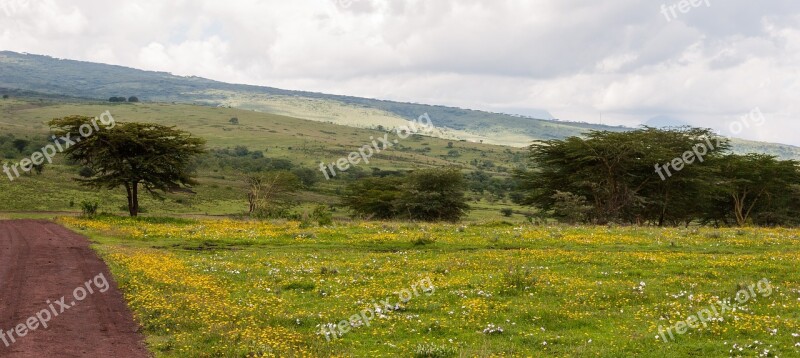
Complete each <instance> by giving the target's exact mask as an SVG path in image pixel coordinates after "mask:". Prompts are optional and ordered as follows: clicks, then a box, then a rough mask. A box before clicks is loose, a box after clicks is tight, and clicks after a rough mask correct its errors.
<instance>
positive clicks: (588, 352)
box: [58, 216, 800, 357]
mask: <svg viewBox="0 0 800 358" xmlns="http://www.w3.org/2000/svg"><path fill="white" fill-rule="evenodd" d="M58 221H59V222H60V223H62V224H64V225H66V226H68V227H70V228H72V229H73V230H75V231H77V232H79V233H82V234H84V235H87V236H88V237H90V238H91V239H92V241H93V243H94V244H93V247H94V249H95V250H96V251H97V252H98V253H99V254H100V255H101V256H102V257H103V259H104V260H105V261H106V262H107V263H108V264H109V267H110V268H111V270H112V273H113V274H114V276H115V279H116V280H117V281H118V282H119V284H120V287H121V289H122V291H123V293H124V294H125V296H126V298H127V300H128V302H129V305H130V307H131V309H132V310H133V312H134V314H135V316H136V318H137V319H138V320H139V322H140V323H141V324H142V326H143V332H144V334H145V335H146V336H147V342H148V345H149V347H150V349H151V350H152V351H153V352H154V353H155V355H156V356H157V357H210V356H224V357H257V356H264V357H271V356H279V357H316V356H339V357H347V356H357V357H361V356H370V357H375V356H379V357H382V356H405V357H409V356H413V357H529V356H552V357H565V356H568V357H621V356H642V357H663V356H667V355H669V356H674V357H679V356H687V357H688V356H732V357H738V356H741V357H758V356H761V357H773V356H775V357H788V356H798V355H800V317H799V316H800V314H798V312H800V273H799V272H798V270H797V262H798V260H800V250H798V246H797V241H798V239H799V238H800V230H796V229H749V228H744V229H714V228H641V227H568V226H535V225H529V224H519V223H509V222H503V221H489V222H485V223H468V224H417V223H396V222H353V223H347V224H341V223H339V224H334V225H332V226H327V227H316V226H314V227H305V225H302V224H301V223H297V222H289V221H275V222H256V221H235V220H193V219H166V218H139V219H130V218H120V217H111V216H109V217H100V218H96V219H87V218H76V217H65V218H61V219H59V220H58ZM426 279H427V280H429V282H430V283H431V285H430V287H429V288H430V289H428V290H425V291H424V292H421V293H420V294H419V295H415V296H414V297H413V298H411V299H410V300H408V301H407V302H405V303H403V300H402V299H401V298H402V297H401V296H402V292H403V290H410V289H411V288H412V287H414V286H415V285H416V284H418V283H420V282H422V281H423V280H426ZM763 279H767V280H769V282H770V294H769V295H766V294H764V293H762V292H760V291H757V292H756V295H754V296H753V297H752V299H750V300H748V301H747V302H746V303H744V304H738V303H736V302H733V303H731V305H733V306H735V309H733V310H729V311H727V312H724V313H723V312H720V315H719V317H715V319H713V320H712V321H711V322H709V323H708V325H707V326H703V325H698V328H690V329H688V331H687V332H686V333H685V334H682V335H675V340H674V341H670V342H664V341H663V340H662V339H661V338H660V337H659V326H663V327H668V326H672V325H675V324H677V323H678V322H680V321H685V320H687V318H689V317H690V316H692V315H695V314H696V313H697V312H698V311H700V310H702V309H704V308H707V307H710V306H712V305H717V304H719V302H720V301H725V302H730V301H728V299H733V298H735V297H736V295H737V293H738V292H740V291H741V290H743V289H745V290H746V289H747V287H752V285H755V284H756V283H757V282H759V281H760V280H763ZM381 301H389V302H390V303H391V304H394V306H393V307H392V308H391V309H384V310H382V312H381V313H380V314H378V315H376V318H375V319H374V320H372V321H371V324H370V325H369V326H366V325H363V324H362V325H358V324H354V325H355V326H356V327H353V328H352V329H351V330H350V331H349V332H347V333H346V334H343V335H341V337H338V338H337V337H330V336H329V337H328V338H332V339H330V340H328V339H326V336H325V334H323V333H321V332H322V330H323V327H325V326H327V325H330V324H333V325H336V324H338V323H339V322H341V321H342V320H348V319H350V318H351V317H352V316H353V315H355V314H358V313H359V312H360V311H362V310H364V309H366V308H369V307H373V306H374V304H375V302H381Z"/></svg>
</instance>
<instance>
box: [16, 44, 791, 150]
mask: <svg viewBox="0 0 800 358" xmlns="http://www.w3.org/2000/svg"><path fill="white" fill-rule="evenodd" d="M0 88H6V89H9V90H22V91H33V92H38V93H42V94H49V95H55V96H70V97H75V98H76V101H78V99H77V98H88V99H94V100H104V99H108V98H109V97H112V96H125V97H127V96H137V97H139V98H140V99H141V100H143V101H146V102H167V103H168V102H177V103H189V104H204V105H209V106H221V107H233V108H239V109H246V110H254V111H259V112H265V113H272V114H278V115H284V116H288V117H295V118H302V119H308V120H312V121H318V122H328V123H333V124H340V125H346V126H350V127H359V128H377V127H378V126H379V125H380V126H383V127H385V128H393V127H396V126H399V125H402V124H404V123H405V122H406V121H408V120H410V119H414V118H417V117H418V116H420V115H421V114H423V113H428V114H429V115H430V117H431V118H432V121H433V124H434V125H435V126H436V128H437V129H436V131H435V132H434V133H433V134H432V135H434V136H437V137H440V138H445V139H452V140H467V141H470V142H483V143H490V144H498V145H506V146H513V147H523V146H526V145H528V144H530V143H531V142H532V141H534V140H542V139H560V138H565V137H569V136H577V135H581V134H582V133H584V132H586V131H589V130H610V131H624V130H628V129H629V128H625V127H611V126H603V125H596V124H587V123H575V122H559V121H553V120H544V119H535V118H528V117H519V116H512V115H506V114H499V113H489V112H484V111H475V110H468V109H461V108H452V107H444V106H433V105H425V104H415V103H400V102H392V101H383V100H376V99H367V98H358V97H349V96H336V95H327V94H322V93H313V92H302V91H289V90H282V89H278V88H272V87H260V86H251V85H238V84H228V83H223V82H218V81H212V80H208V79H204V78H200V77H181V76H174V75H171V74H169V73H164V72H152V71H142V70H137V69H131V68H127V67H121V66H113V65H105V64H97V63H91V62H81V61H73V60H61V59H55V58H52V57H48V56H40V55H31V54H19V53H15V52H8V51H5V52H0ZM7 91H8V90H7ZM733 144H734V150H735V151H736V152H751V151H758V152H764V153H768V154H773V155H777V156H779V157H781V158H784V159H800V148H798V147H794V146H790V145H782V144H769V143H758V142H750V141H744V140H738V139H735V140H733Z"/></svg>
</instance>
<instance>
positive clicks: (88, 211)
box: [81, 200, 100, 218]
mask: <svg viewBox="0 0 800 358" xmlns="http://www.w3.org/2000/svg"><path fill="white" fill-rule="evenodd" d="M99 207H100V204H98V203H97V202H90V201H87V200H84V201H82V202H81V212H82V215H83V216H85V217H88V218H91V217H94V216H95V215H97V209H98V208H99Z"/></svg>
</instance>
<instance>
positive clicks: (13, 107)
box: [0, 98, 524, 220]
mask: <svg viewBox="0 0 800 358" xmlns="http://www.w3.org/2000/svg"><path fill="white" fill-rule="evenodd" d="M106 110H109V111H110V112H111V113H112V115H113V116H114V118H115V120H116V121H119V122H132V121H136V122H156V123H160V124H165V125H171V126H176V127H178V128H180V129H182V130H186V131H189V132H191V133H192V134H194V135H195V136H198V137H201V138H204V139H206V140H207V142H208V147H209V148H212V149H213V148H233V147H235V146H246V147H248V148H249V149H250V150H253V151H263V152H264V155H265V156H266V157H268V158H276V159H286V160H289V161H291V162H292V163H294V164H295V165H296V166H304V167H308V168H317V167H318V166H319V163H320V162H323V161H325V162H333V161H336V160H337V159H338V158H341V157H343V156H346V155H347V154H348V153H350V152H352V151H356V150H357V149H358V148H360V147H361V146H364V145H367V144H369V143H370V142H371V140H370V137H382V136H383V134H385V132H381V131H378V130H374V129H364V128H351V127H345V126H341V125H335V124H329V123H320V122H314V121H308V120H303V119H297V118H292V117H285V116H280V115H273V114H266V113H260V112H254V111H247V110H239V109H232V108H216V107H209V106H199V105H187V104H170V103H138V104H110V103H105V102H93V101H85V100H81V101H78V100H64V99H41V100H40V99H36V98H20V99H9V100H0V132H1V133H3V134H14V135H15V136H17V137H19V138H29V139H33V140H36V139H37V138H39V139H42V138H45V137H46V136H47V134H48V133H49V128H48V126H47V125H46V123H47V122H48V121H49V120H51V119H53V118H57V117H64V116H67V115H85V116H92V117H93V116H98V115H99V114H100V113H103V112H104V111H106ZM233 117H236V118H238V119H239V125H233V124H231V123H230V122H229V120H230V119H231V118H233ZM433 123H434V125H436V122H435V119H433ZM399 144H400V146H399V147H397V148H393V149H391V150H389V151H386V152H384V153H381V154H379V155H376V156H375V157H373V159H372V160H371V162H370V163H369V165H367V166H364V167H363V168H362V169H364V170H366V171H368V172H369V171H370V170H372V168H379V169H383V170H413V169H416V168H424V167H442V166H448V165H451V166H457V167H460V168H462V169H464V170H465V171H470V170H476V169H477V167H476V165H475V164H476V163H480V164H483V163H486V162H491V163H496V166H494V167H492V168H489V169H486V171H487V172H488V173H489V174H490V175H492V176H495V177H507V176H508V175H510V172H511V170H512V169H513V168H514V167H515V166H516V165H519V164H521V163H522V162H523V159H524V156H523V154H522V150H520V149H515V148H508V147H501V146H495V145H488V144H481V143H470V142H462V141H452V140H451V141H448V140H444V139H440V138H433V137H423V136H412V137H410V138H408V139H406V140H403V141H400V143H399ZM451 144H452V145H451ZM453 150H455V151H458V153H459V155H458V156H457V157H454V156H452V155H450V152H451V151H453ZM24 156H25V155H24V154H23V153H18V154H15V155H14V156H12V157H7V158H5V159H6V161H9V162H16V161H19V160H20V159H22V158H23V157H24ZM77 177H78V175H77V168H76V167H74V166H70V165H67V163H65V162H64V160H63V158H62V157H58V158H57V159H56V163H55V164H54V165H49V166H47V168H46V170H45V171H44V173H43V174H42V175H30V176H23V177H21V178H19V179H16V180H15V181H14V182H10V181H8V180H6V179H5V178H4V179H2V180H0V212H21V211H25V212H36V211H48V212H50V211H69V212H79V211H80V208H79V205H80V203H81V202H82V201H84V200H89V201H94V202H98V203H99V204H100V210H101V211H104V212H108V213H123V212H125V210H124V209H123V208H122V206H123V204H125V203H126V200H125V197H124V190H122V189H120V190H112V191H107V190H89V189H87V188H83V187H80V186H79V185H77V183H76V182H75V181H74V180H73V179H75V178H77ZM319 177H320V179H324V178H323V175H322V173H319ZM198 180H199V182H200V185H199V186H197V187H195V188H194V191H195V192H196V194H192V195H186V194H180V195H167V199H166V200H164V201H159V200H154V199H152V198H150V197H149V196H145V195H143V196H142V200H143V202H142V207H143V208H144V209H145V210H146V212H145V215H149V214H153V215H236V214H241V213H242V212H244V211H245V210H246V209H247V201H246V193H245V184H244V175H243V174H242V173H241V172H238V171H236V170H225V169H217V168H205V169H201V170H199V172H198ZM344 186H345V183H344V182H341V181H330V182H325V181H324V180H322V182H321V183H319V184H318V185H317V186H315V187H314V188H310V189H308V190H306V191H305V192H303V193H301V194H300V196H299V199H300V201H301V202H315V203H326V204H331V205H335V204H336V202H337V198H336V194H335V193H336V192H337V191H340V190H342V189H343V188H344ZM23 198H24V199H23ZM502 207H511V208H513V209H515V210H517V211H518V212H519V211H523V208H520V207H516V206H514V205H513V204H510V203H509V202H506V203H501V202H495V203H489V202H486V201H482V200H481V201H479V202H478V203H477V205H476V208H477V210H476V211H474V212H473V213H472V214H471V219H473V220H483V219H486V218H490V219H491V218H499V217H500V214H499V210H500V208H502ZM336 216H337V217H339V218H345V217H346V216H347V213H345V212H343V211H338V212H337V213H336ZM518 219H521V218H518Z"/></svg>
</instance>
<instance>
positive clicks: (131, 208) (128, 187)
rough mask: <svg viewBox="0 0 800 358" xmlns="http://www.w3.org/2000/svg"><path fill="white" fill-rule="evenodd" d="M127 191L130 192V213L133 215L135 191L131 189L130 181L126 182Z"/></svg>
mask: <svg viewBox="0 0 800 358" xmlns="http://www.w3.org/2000/svg"><path fill="white" fill-rule="evenodd" d="M125 192H127V193H128V213H129V214H130V215H131V216H136V215H133V191H132V190H131V185H130V184H129V183H125Z"/></svg>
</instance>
